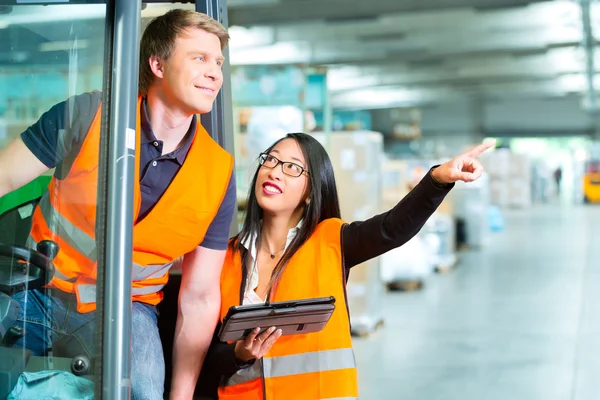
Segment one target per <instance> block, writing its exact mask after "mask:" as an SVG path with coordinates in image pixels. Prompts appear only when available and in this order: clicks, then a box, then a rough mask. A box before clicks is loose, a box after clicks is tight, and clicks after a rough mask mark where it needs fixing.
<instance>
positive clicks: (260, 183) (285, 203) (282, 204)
mask: <svg viewBox="0 0 600 400" xmlns="http://www.w3.org/2000/svg"><path fill="white" fill-rule="evenodd" d="M277 160H279V161H280V162H277ZM282 162H287V163H291V164H286V165H285V166H283V169H282ZM275 163H277V165H275V167H273V168H269V167H270V166H272V165H274V164H275ZM302 169H304V170H308V165H307V164H306V160H305V159H304V155H303V154H302V150H301V149H300V146H299V145H298V143H297V142H296V141H295V140H294V139H284V140H282V141H281V142H279V143H278V144H277V145H276V146H275V147H274V148H273V149H272V150H271V152H269V153H268V156H267V157H266V160H265V162H264V165H262V166H261V167H260V169H259V170H258V176H257V179H256V186H255V187H254V190H255V193H256V200H257V201H258V205H259V206H260V207H261V208H262V209H263V211H264V212H265V213H266V214H289V215H290V216H291V215H293V214H294V213H298V212H300V213H301V212H302V209H303V208H304V206H305V205H306V199H307V193H308V186H309V180H308V175H307V173H306V172H302ZM284 170H285V172H284ZM298 174H300V175H299V176H296V177H294V176H292V175H298Z"/></svg>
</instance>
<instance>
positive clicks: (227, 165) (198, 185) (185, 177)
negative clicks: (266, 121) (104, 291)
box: [28, 97, 233, 313]
mask: <svg viewBox="0 0 600 400" xmlns="http://www.w3.org/2000/svg"><path fill="white" fill-rule="evenodd" d="M141 101H142V98H141V97H140V98H139V99H138V106H137V135H136V142H137V145H136V159H137V160H139V157H140V153H139V151H140V150H139V149H140V136H141V135H140V132H141V128H140V119H139V115H140V105H141ZM101 115H102V106H100V107H99V108H98V111H97V112H96V116H95V117H94V120H93V122H92V125H91V126H90V129H89V131H88V133H87V135H86V137H85V140H84V142H83V145H82V147H81V150H80V152H79V154H78V155H77V157H76V159H75V161H74V162H73V165H72V167H71V169H70V171H69V174H68V175H67V177H66V178H65V179H56V177H53V178H52V180H51V181H50V185H49V187H48V190H47V191H46V193H45V194H44V195H43V197H42V199H41V201H40V203H39V204H38V206H37V207H36V209H35V212H34V215H33V220H32V223H33V225H32V228H31V233H30V237H29V241H28V245H29V246H30V247H33V248H35V246H36V244H37V243H39V242H40V241H42V240H47V239H50V240H54V241H55V242H57V243H58V245H59V246H60V251H59V253H58V255H57V257H56V259H55V260H54V265H55V267H56V272H55V275H54V278H53V279H52V281H51V282H50V284H49V286H50V287H55V288H58V289H60V290H63V291H65V292H69V293H76V296H77V311H79V312H82V313H84V312H90V311H93V310H95V309H96V276H97V270H96V268H97V253H96V252H97V250H96V240H95V236H96V235H95V225H96V205H97V201H96V195H97V184H98V154H99V144H100V120H101ZM196 127H197V128H196V133H195V136H194V140H193V143H192V145H191V147H190V150H189V153H188V155H187V157H186V160H185V163H184V164H183V165H182V167H181V169H180V170H179V172H178V173H177V175H176V176H175V178H174V179H173V181H172V182H171V184H170V185H169V187H168V188H167V190H166V191H165V193H164V194H163V196H162V197H161V198H160V200H159V201H158V203H157V204H156V205H155V206H154V208H153V209H152V210H151V211H150V212H149V213H148V215H147V216H146V217H145V218H143V219H142V220H141V221H138V222H136V223H135V224H134V227H133V265H132V266H131V268H132V280H133V284H132V286H133V287H132V294H133V300H134V301H139V302H143V303H148V304H153V305H156V304H158V303H159V302H160V301H161V300H162V298H163V293H162V292H161V290H162V288H163V287H164V286H165V284H166V283H167V281H168V279H169V270H170V268H171V267H172V266H173V263H174V262H175V261H176V260H177V259H178V258H180V257H181V256H183V255H184V254H186V253H188V252H190V251H192V250H194V249H195V248H196V247H197V246H198V245H199V244H200V243H201V242H202V240H203V239H204V235H205V234H206V230H207V229H208V227H209V225H210V223H211V222H212V220H213V218H214V217H215V215H216V214H217V212H218V210H219V207H220V205H221V201H222V200H223V198H224V197H225V193H226V191H227V187H228V184H229V179H230V177H231V172H232V168H233V157H232V156H231V155H230V154H228V153H227V152H226V151H225V150H224V149H223V148H221V147H220V146H219V145H218V144H217V143H215V142H214V140H213V139H212V138H211V137H210V135H209V134H208V133H207V132H206V130H205V129H204V128H203V127H202V125H201V124H200V121H199V120H198V121H197V124H196ZM123 134H124V132H123ZM139 175H140V171H139V162H136V163H135V180H134V182H135V187H134V215H135V216H136V218H135V219H136V220H137V215H138V213H139V210H140V205H141V195H140V185H139ZM132 223H133V221H132ZM123 267H124V266H116V265H107V268H123Z"/></svg>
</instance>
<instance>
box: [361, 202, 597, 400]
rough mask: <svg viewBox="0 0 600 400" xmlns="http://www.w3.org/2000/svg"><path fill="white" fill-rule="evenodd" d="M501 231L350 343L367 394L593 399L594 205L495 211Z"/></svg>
mask: <svg viewBox="0 0 600 400" xmlns="http://www.w3.org/2000/svg"><path fill="white" fill-rule="evenodd" d="M504 216H505V218H506V225H507V226H506V230H505V231H504V232H501V233H494V234H493V235H492V237H491V241H490V243H489V245H488V246H487V247H486V248H484V249H482V250H480V251H470V252H463V253H460V260H459V264H458V266H457V268H456V269H455V270H453V271H452V272H451V273H449V274H446V275H433V276H431V277H429V278H427V280H426V281H425V286H424V288H423V290H421V291H417V292H409V293H407V292H404V293H402V292H400V293H399V292H394V293H389V294H388V295H387V296H386V298H385V303H384V305H383V307H384V310H385V318H386V319H385V326H384V327H383V328H381V329H380V330H379V331H377V332H376V333H374V334H372V335H370V336H369V337H367V338H355V340H354V344H355V349H356V357H357V362H358V367H359V380H360V395H361V396H360V398H361V399H367V400H385V399H390V400H391V399H394V400H399V399H402V400H442V399H443V400H455V399H456V400H459V399H460V400H509V399H510V400H538V399H539V400H592V399H599V398H600V385H598V384H597V383H596V382H597V379H598V376H600V261H598V260H600V246H599V245H598V244H599V243H600V206H568V205H559V204H554V205H543V206H534V207H533V208H531V209H527V210H511V211H505V213H504Z"/></svg>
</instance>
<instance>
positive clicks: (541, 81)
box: [229, 0, 600, 107]
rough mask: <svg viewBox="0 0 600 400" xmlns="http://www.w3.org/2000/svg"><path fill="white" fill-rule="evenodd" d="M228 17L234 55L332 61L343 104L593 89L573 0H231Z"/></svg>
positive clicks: (337, 97)
mask: <svg viewBox="0 0 600 400" xmlns="http://www.w3.org/2000/svg"><path fill="white" fill-rule="evenodd" d="M591 19H592V21H593V23H592V25H593V26H592V28H593V30H594V31H596V32H597V31H598V30H599V29H600V8H599V7H598V5H597V4H592V6H591ZM229 23H230V26H231V32H232V44H231V46H232V47H231V59H232V62H233V63H234V64H262V63H280V64H286V63H308V64H317V65H327V66H328V67H329V69H330V76H329V80H330V81H329V87H330V89H331V91H332V92H333V103H334V104H335V105H337V106H347V107H353V106H359V105H360V106H365V105H371V106H373V107H377V106H383V105H389V104H392V103H394V104H410V103H427V102H435V101H436V100H441V99H445V100H447V99H448V98H459V97H470V98H473V97H476V98H477V97H480V98H492V99H494V98H514V97H542V98H543V97H556V96H566V95H570V94H573V93H576V94H582V95H583V94H585V93H586V90H587V84H588V81H587V78H588V76H587V70H586V51H585V47H584V46H583V44H584V38H585V36H584V27H583V24H582V10H581V6H580V3H578V2H574V1H523V0H368V1H367V0H363V1H357V0H230V1H229ZM595 61H596V62H595V65H596V66H598V65H600V64H599V61H600V52H599V51H596V52H595ZM596 69H599V68H598V67H596ZM597 87H600V86H597Z"/></svg>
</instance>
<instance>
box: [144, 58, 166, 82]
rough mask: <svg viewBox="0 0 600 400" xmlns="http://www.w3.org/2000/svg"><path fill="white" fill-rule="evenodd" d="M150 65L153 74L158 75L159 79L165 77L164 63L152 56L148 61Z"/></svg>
mask: <svg viewBox="0 0 600 400" xmlns="http://www.w3.org/2000/svg"><path fill="white" fill-rule="evenodd" d="M148 64H150V69H151V70H152V73H153V74H154V75H156V76H157V77H158V78H163V77H164V70H163V63H162V61H161V60H160V58H158V57H157V56H150V58H149V59H148Z"/></svg>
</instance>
